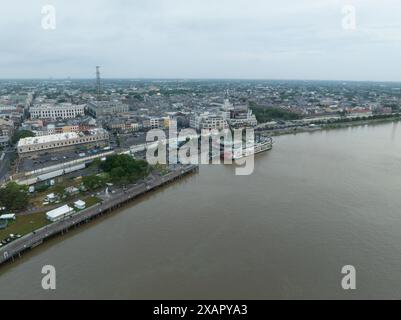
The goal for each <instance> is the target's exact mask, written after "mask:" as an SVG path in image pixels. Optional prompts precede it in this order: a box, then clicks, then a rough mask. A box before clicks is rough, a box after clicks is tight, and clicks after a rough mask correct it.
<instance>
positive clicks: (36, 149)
mask: <svg viewBox="0 0 401 320" xmlns="http://www.w3.org/2000/svg"><path fill="white" fill-rule="evenodd" d="M108 143H109V134H108V133H107V131H106V130H104V129H101V128H97V129H91V130H88V131H85V132H79V133H78V132H68V133H59V134H52V135H48V136H40V137H31V138H24V139H21V140H20V141H19V142H18V146H17V149H18V153H19V155H24V154H28V155H30V154H31V153H42V152H46V151H47V152H48V151H49V150H54V151H60V150H63V149H67V148H72V147H74V146H76V145H82V144H88V145H94V146H95V145H96V146H101V147H103V146H105V145H108Z"/></svg>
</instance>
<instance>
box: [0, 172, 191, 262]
mask: <svg viewBox="0 0 401 320" xmlns="http://www.w3.org/2000/svg"><path fill="white" fill-rule="evenodd" d="M197 170H198V166H196V165H187V166H181V167H180V168H178V169H176V170H175V171H173V172H170V173H168V174H166V175H165V176H162V177H158V178H157V179H154V180H152V181H150V182H144V183H141V184H139V185H134V186H132V187H131V188H128V189H126V190H124V191H122V193H120V194H115V195H112V196H110V200H108V201H104V202H102V203H100V204H97V205H95V206H92V207H90V208H88V209H86V210H83V211H81V212H79V213H77V214H75V215H73V216H70V217H68V218H66V219H64V220H61V221H58V222H55V223H52V224H49V225H47V226H45V227H43V228H41V229H38V230H36V231H34V232H32V233H29V234H27V235H25V236H24V237H22V238H20V239H18V240H15V241H13V242H12V243H10V244H8V245H7V246H5V247H4V248H1V249H0V265H2V264H3V263H6V262H8V261H14V259H15V258H16V257H21V255H22V254H23V253H24V252H25V251H27V250H30V249H33V248H35V247H37V246H38V245H40V244H42V243H43V242H44V241H46V240H48V239H50V238H52V237H55V236H58V235H60V234H61V235H63V234H64V233H66V232H68V230H69V229H71V228H74V227H78V226H80V225H82V224H86V223H88V222H90V221H92V220H94V219H96V218H98V217H99V216H102V215H104V214H107V213H109V212H112V211H113V210H114V209H117V208H120V207H122V206H123V205H125V204H126V203H129V202H131V201H132V200H134V199H136V198H138V197H139V196H142V195H144V194H147V193H149V192H152V191H154V190H156V189H158V188H160V187H162V186H165V185H167V184H169V183H172V182H173V181H175V180H177V179H180V178H181V177H183V176H185V175H187V174H190V173H193V172H196V171H197Z"/></svg>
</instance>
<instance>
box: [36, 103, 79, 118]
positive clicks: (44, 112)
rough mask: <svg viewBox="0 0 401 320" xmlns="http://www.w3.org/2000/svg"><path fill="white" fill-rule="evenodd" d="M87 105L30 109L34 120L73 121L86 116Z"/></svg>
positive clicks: (45, 106)
mask: <svg viewBox="0 0 401 320" xmlns="http://www.w3.org/2000/svg"><path fill="white" fill-rule="evenodd" d="M85 108H86V105H84V104H82V105H74V104H72V103H61V104H49V103H47V104H41V105H37V106H33V107H31V108H30V110H29V112H30V114H31V118H32V119H73V118H76V117H77V116H83V115H85Z"/></svg>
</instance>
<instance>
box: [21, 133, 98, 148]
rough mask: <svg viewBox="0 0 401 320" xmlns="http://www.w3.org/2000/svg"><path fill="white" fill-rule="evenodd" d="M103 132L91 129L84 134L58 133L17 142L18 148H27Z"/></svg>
mask: <svg viewBox="0 0 401 320" xmlns="http://www.w3.org/2000/svg"><path fill="white" fill-rule="evenodd" d="M102 131H104V130H103V129H99V128H96V129H91V130H89V131H86V132H80V133H77V132H66V133H58V134H51V135H47V136H39V137H30V138H23V139H21V140H20V141H19V142H18V147H22V146H27V145H34V144H41V143H49V142H62V141H66V140H70V139H77V138H79V137H81V136H84V135H85V136H87V135H95V134H98V133H101V132H102Z"/></svg>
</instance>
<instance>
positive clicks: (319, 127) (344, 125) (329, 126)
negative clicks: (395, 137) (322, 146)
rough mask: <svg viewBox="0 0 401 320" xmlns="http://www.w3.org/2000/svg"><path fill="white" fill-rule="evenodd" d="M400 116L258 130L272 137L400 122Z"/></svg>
mask: <svg viewBox="0 0 401 320" xmlns="http://www.w3.org/2000/svg"><path fill="white" fill-rule="evenodd" d="M400 121H401V118H399V117H393V118H388V119H370V120H360V121H350V122H340V123H332V124H324V125H316V127H312V128H311V127H296V128H287V129H278V130H260V131H258V132H260V133H262V134H266V133H267V134H269V135H270V136H272V137H279V136H284V135H290V134H293V135H294V134H295V135H296V134H298V133H307V132H310V133H311V132H317V131H325V130H327V131H328V130H336V129H344V128H349V127H357V126H364V125H371V124H381V123H390V122H400Z"/></svg>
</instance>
